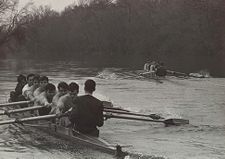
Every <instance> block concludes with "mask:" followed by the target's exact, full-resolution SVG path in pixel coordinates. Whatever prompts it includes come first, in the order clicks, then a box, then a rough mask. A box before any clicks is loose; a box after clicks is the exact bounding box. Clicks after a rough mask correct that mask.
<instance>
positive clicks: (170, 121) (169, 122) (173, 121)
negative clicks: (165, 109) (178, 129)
mask: <svg viewBox="0 0 225 159" xmlns="http://www.w3.org/2000/svg"><path fill="white" fill-rule="evenodd" d="M164 123H165V125H166V126H169V125H176V126H180V125H186V124H189V120H187V119H166V120H164Z"/></svg>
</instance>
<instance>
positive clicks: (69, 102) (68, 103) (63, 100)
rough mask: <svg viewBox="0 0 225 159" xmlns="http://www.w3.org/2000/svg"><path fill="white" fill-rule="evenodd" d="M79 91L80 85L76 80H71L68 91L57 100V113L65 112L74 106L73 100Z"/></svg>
mask: <svg viewBox="0 0 225 159" xmlns="http://www.w3.org/2000/svg"><path fill="white" fill-rule="evenodd" d="M78 93H79V85H78V84H77V83H75V82H71V83H70V84H69V86H68V93H67V94H65V95H63V96H61V97H60V98H59V100H58V102H57V106H56V108H55V113H56V114H59V113H65V112H66V111H68V110H69V109H70V108H72V106H73V101H74V100H75V99H76V98H77V95H78Z"/></svg>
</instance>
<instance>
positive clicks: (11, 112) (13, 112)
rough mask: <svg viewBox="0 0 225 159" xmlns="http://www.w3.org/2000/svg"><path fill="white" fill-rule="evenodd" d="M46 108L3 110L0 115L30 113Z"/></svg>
mask: <svg viewBox="0 0 225 159" xmlns="http://www.w3.org/2000/svg"><path fill="white" fill-rule="evenodd" d="M44 107H46V106H34V107H26V108H21V109H14V110H5V111H3V112H1V113H0V115H10V114H15V113H20V112H26V111H31V110H37V109H41V108H44Z"/></svg>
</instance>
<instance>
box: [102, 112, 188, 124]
mask: <svg viewBox="0 0 225 159" xmlns="http://www.w3.org/2000/svg"><path fill="white" fill-rule="evenodd" d="M104 117H106V118H116V119H127V120H138V121H148V122H156V123H164V124H165V125H166V126H169V125H176V126H179V125H185V124H189V120H185V119H166V120H153V119H144V118H135V117H127V116H120V115H113V114H110V115H109V114H105V115H104Z"/></svg>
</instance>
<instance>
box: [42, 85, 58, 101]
mask: <svg viewBox="0 0 225 159" xmlns="http://www.w3.org/2000/svg"><path fill="white" fill-rule="evenodd" d="M45 92H46V96H47V97H48V98H53V97H54V95H55V94H56V88H55V85H54V84H52V83H48V84H47V85H46V86H45Z"/></svg>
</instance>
